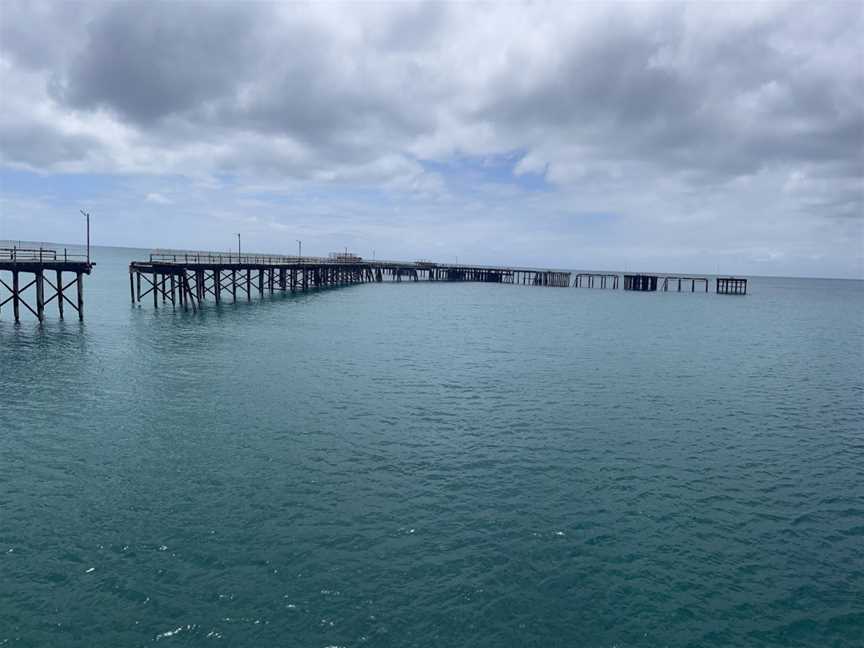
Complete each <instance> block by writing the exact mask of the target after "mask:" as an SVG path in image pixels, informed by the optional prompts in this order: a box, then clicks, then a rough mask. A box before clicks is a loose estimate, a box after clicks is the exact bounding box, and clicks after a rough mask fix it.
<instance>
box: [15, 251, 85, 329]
mask: <svg viewBox="0 0 864 648" xmlns="http://www.w3.org/2000/svg"><path fill="white" fill-rule="evenodd" d="M94 265H96V264H95V263H92V262H91V261H90V259H89V256H88V255H84V254H69V253H68V252H67V251H66V250H62V251H60V250H54V249H46V248H41V247H40V248H18V247H12V248H0V312H2V309H3V307H4V306H6V304H8V303H9V302H12V316H13V317H14V319H15V321H16V322H20V321H21V312H22V307H23V308H25V309H27V310H28V311H30V312H31V313H32V314H33V316H34V317H36V319H38V320H39V321H40V322H41V321H43V320H44V319H45V307H46V306H47V305H48V304H50V303H51V302H52V301H55V300H56V302H57V312H58V313H59V315H60V319H63V316H64V306H67V305H68V306H69V307H70V308H71V309H72V310H73V311H75V312H76V313H78V319H79V320H83V319H84V280H83V278H84V275H85V274H88V275H89V274H90V272H91V270H92V269H93V266H94ZM64 272H65V273H67V275H74V277H73V278H72V279H71V280H69V282H68V283H67V282H66V279H64V277H63V273H64ZM5 273H9V274H8V275H5V277H4V274H5ZM31 275H32V279H30V277H31ZM52 278H53V280H52ZM7 279H9V281H8V282H7ZM28 279H29V281H28ZM31 288H32V290H30V289H31ZM4 289H5V294H6V297H5V299H4ZM69 295H73V297H74V301H73V299H72V298H70V297H69Z"/></svg>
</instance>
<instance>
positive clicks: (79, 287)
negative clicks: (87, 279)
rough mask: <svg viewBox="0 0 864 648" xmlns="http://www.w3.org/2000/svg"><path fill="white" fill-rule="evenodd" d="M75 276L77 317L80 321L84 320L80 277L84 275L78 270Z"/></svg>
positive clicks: (82, 291)
mask: <svg viewBox="0 0 864 648" xmlns="http://www.w3.org/2000/svg"><path fill="white" fill-rule="evenodd" d="M75 274H76V276H77V279H76V282H75V283H77V284H78V319H79V320H80V321H82V322H83V321H84V282H83V281H82V280H81V278H82V277H83V276H84V275H83V274H82V273H80V272H76V273H75Z"/></svg>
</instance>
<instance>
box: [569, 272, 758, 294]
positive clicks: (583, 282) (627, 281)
mask: <svg viewBox="0 0 864 648" xmlns="http://www.w3.org/2000/svg"><path fill="white" fill-rule="evenodd" d="M618 278H619V275H617V274H614V273H613V274H607V273H601V272H579V273H576V278H575V279H574V281H573V287H574V288H607V287H608V288H611V289H613V290H615V289H617V288H618ZM715 282H716V283H715V285H716V292H717V294H718V295H746V294H747V279H744V278H741V277H717V278H716V279H715ZM709 283H710V280H709V279H708V277H691V276H678V275H652V274H625V275H624V290H627V291H634V292H658V291H659V290H662V291H663V292H691V293H695V292H696V289H697V288H698V289H699V292H706V293H707V292H708V286H709ZM688 288H689V290H688Z"/></svg>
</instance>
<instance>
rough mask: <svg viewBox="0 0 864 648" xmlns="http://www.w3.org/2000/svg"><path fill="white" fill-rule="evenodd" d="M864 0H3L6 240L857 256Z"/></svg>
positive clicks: (720, 261)
mask: <svg viewBox="0 0 864 648" xmlns="http://www.w3.org/2000/svg"><path fill="white" fill-rule="evenodd" d="M862 7H864V3H862V2H845V3H840V2H838V3H795V4H768V3H758V4H752V5H750V4H740V3H738V4H711V5H708V4H683V5H682V4H671V3H661V4H645V3H638V4H637V3H632V4H557V3H556V4H545V3H532V4H530V5H520V4H513V3H507V4H505V5H494V4H482V5H480V4H477V5H466V4H447V5H445V4H431V3H430V4H408V3H401V2H400V3H391V4H367V3H364V4H350V5H336V4H329V3H328V4H326V5H325V4H318V5H314V6H304V5H298V4H263V3H239V2H238V3H229V2H220V3H212V4H204V3H199V2H194V3H192V2H188V3H155V2H152V3H116V2H112V3H100V4H82V3H70V2H50V3H44V4H42V3H39V2H32V1H28V2H22V3H20V4H19V3H16V2H9V1H7V0H0V109H2V110H0V239H29V240H37V241H60V242H75V241H79V240H80V239H81V230H82V228H81V217H80V215H79V214H78V210H79V208H85V209H88V210H90V211H91V212H92V214H93V228H94V241H96V242H97V243H102V244H108V245H112V244H114V245H125V246H137V247H160V248H168V247H177V248H191V249H227V248H228V247H230V246H231V245H233V244H235V242H236V236H235V234H234V233H235V232H242V234H243V237H244V239H243V240H244V248H245V249H247V250H261V251H272V252H289V253H290V252H293V251H294V250H296V240H297V239H302V240H303V251H304V253H306V252H308V253H310V254H326V253H328V252H331V251H334V250H341V249H344V248H345V247H346V246H347V247H348V248H349V249H351V250H353V251H355V252H357V253H359V254H361V255H364V256H371V255H372V251H373V249H374V250H375V253H376V256H377V258H385V257H386V258H397V259H407V260H411V259H419V258H424V259H434V260H441V261H449V260H452V259H454V258H455V257H456V256H458V257H459V258H460V260H464V261H466V262H476V263H513V264H527V265H541V266H551V267H565V268H592V269H610V270H611V269H616V270H619V269H620V270H624V269H630V270H646V271H650V270H654V271H668V272H694V273H695V272H706V273H713V272H717V271H719V272H722V273H743V274H780V275H808V276H837V277H862V276H864V261H862V258H864V38H862V34H864V9H862Z"/></svg>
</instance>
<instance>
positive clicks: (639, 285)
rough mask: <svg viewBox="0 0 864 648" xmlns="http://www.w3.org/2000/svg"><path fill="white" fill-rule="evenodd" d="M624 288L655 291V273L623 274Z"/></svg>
mask: <svg viewBox="0 0 864 648" xmlns="http://www.w3.org/2000/svg"><path fill="white" fill-rule="evenodd" d="M624 290H636V291H638V292H656V291H657V275H644V274H625V275H624Z"/></svg>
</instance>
